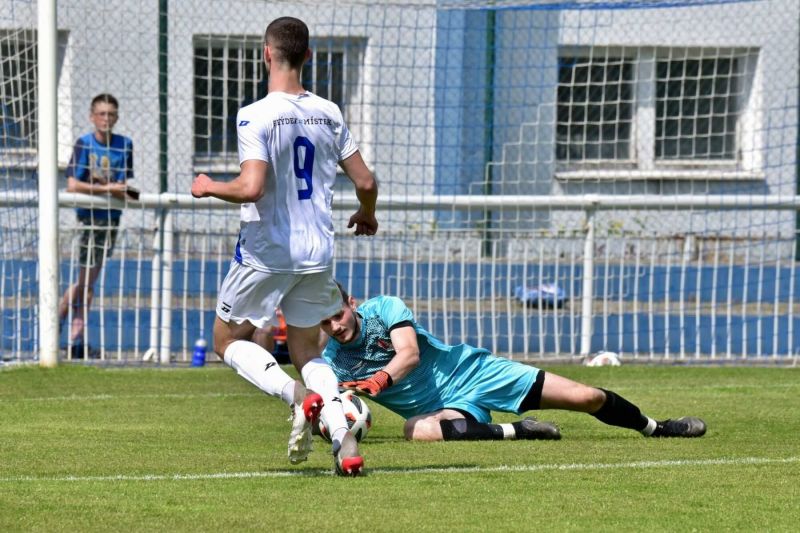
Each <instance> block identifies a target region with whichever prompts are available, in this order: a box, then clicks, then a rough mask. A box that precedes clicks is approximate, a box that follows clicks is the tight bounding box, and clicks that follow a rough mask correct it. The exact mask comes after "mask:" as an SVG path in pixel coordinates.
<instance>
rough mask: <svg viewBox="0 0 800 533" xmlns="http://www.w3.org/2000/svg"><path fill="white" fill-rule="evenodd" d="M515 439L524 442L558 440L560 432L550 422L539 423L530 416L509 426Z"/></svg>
mask: <svg viewBox="0 0 800 533" xmlns="http://www.w3.org/2000/svg"><path fill="white" fill-rule="evenodd" d="M511 425H512V426H514V433H515V435H516V438H517V439H526V440H559V439H560V438H561V432H560V431H559V430H558V427H557V426H556V425H555V424H553V423H552V422H541V421H539V420H536V419H535V418H533V417H532V416H529V417H527V418H523V419H522V420H519V421H517V422H514V423H512V424H511Z"/></svg>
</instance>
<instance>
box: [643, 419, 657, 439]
mask: <svg viewBox="0 0 800 533" xmlns="http://www.w3.org/2000/svg"><path fill="white" fill-rule="evenodd" d="M656 427H658V423H657V422H656V421H655V420H653V419H652V418H650V417H649V416H648V417H647V425H646V426H645V427H644V429H643V430H642V434H643V435H645V436H647V437H649V436H650V435H652V434H653V432H654V431H655V430H656Z"/></svg>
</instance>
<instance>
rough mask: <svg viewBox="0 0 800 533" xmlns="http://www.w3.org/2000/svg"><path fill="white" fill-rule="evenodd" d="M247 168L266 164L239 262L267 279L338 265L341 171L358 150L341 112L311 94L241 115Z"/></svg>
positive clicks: (246, 209) (244, 227) (276, 97)
mask: <svg viewBox="0 0 800 533" xmlns="http://www.w3.org/2000/svg"><path fill="white" fill-rule="evenodd" d="M236 123H237V132H238V135H239V162H240V164H241V163H243V162H245V161H247V160H249V159H258V160H261V161H266V162H267V163H268V164H269V175H268V177H267V182H266V184H265V190H264V195H263V196H262V197H261V199H259V200H258V201H257V202H255V203H249V204H242V209H241V231H240V233H239V242H238V243H237V245H236V253H235V256H234V258H235V259H236V261H239V262H240V263H243V264H245V265H248V266H250V267H253V268H255V269H257V270H261V271H264V272H276V273H291V272H295V273H302V272H321V271H323V270H325V269H327V268H330V266H331V265H332V264H333V218H332V214H331V203H332V201H333V185H334V181H335V179H336V167H337V165H338V163H339V161H342V160H343V159H346V158H348V157H350V156H351V155H353V154H354V153H355V152H356V151H357V150H358V147H357V146H356V143H355V142H354V141H353V139H352V137H351V136H350V131H349V130H348V129H347V126H346V125H345V123H344V119H343V118H342V112H341V111H340V110H339V106H337V105H336V104H334V103H333V102H330V101H328V100H325V99H324V98H320V97H319V96H316V95H314V94H312V93H310V92H305V93H303V94H300V95H293V94H287V93H282V92H273V93H270V94H268V95H267V96H266V97H265V98H262V99H261V100H259V101H258V102H255V103H253V104H250V105H248V106H246V107H243V108H242V109H240V110H239V114H238V116H237V119H236Z"/></svg>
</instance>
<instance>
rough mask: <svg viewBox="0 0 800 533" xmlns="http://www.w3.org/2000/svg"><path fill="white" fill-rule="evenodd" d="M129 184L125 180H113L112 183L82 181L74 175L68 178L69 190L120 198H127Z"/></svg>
mask: <svg viewBox="0 0 800 533" xmlns="http://www.w3.org/2000/svg"><path fill="white" fill-rule="evenodd" d="M127 188H128V186H127V185H125V183H123V182H115V181H112V182H110V183H89V182H87V181H81V180H79V179H77V178H73V177H72V176H70V177H68V178H67V192H77V193H80V194H93V195H103V194H107V195H110V196H113V197H114V198H119V199H120V200H124V199H125V191H126V190H127Z"/></svg>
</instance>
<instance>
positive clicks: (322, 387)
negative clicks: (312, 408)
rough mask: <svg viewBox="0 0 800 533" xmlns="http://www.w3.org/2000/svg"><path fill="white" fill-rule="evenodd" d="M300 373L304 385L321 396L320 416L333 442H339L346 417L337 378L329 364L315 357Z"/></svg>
mask: <svg viewBox="0 0 800 533" xmlns="http://www.w3.org/2000/svg"><path fill="white" fill-rule="evenodd" d="M300 374H301V375H302V376H303V382H304V383H305V385H306V387H308V388H309V389H311V390H313V391H314V392H316V393H317V394H319V395H320V396H322V402H323V404H322V411H321V412H320V418H321V419H322V422H323V423H324V424H325V427H326V428H328V431H329V432H330V435H331V439H332V440H333V441H334V442H337V441H338V442H341V440H342V438H343V435H344V434H345V432H346V431H347V418H345V416H344V410H343V409H342V398H341V397H340V396H339V380H338V379H336V375H335V374H334V373H333V370H331V367H330V365H328V363H327V362H326V361H325V360H324V359H322V358H321V357H317V358H315V359H312V360H311V361H309V362H307V363H306V364H305V365H304V366H303V368H302V369H300Z"/></svg>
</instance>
